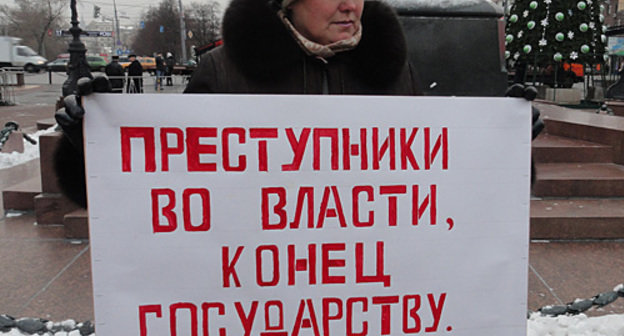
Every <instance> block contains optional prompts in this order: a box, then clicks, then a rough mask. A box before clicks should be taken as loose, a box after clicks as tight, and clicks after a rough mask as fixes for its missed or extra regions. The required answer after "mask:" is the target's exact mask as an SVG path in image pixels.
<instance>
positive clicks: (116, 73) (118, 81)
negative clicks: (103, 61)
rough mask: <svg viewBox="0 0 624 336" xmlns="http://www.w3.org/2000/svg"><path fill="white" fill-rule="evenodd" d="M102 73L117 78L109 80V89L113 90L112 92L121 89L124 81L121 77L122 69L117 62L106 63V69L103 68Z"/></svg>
mask: <svg viewBox="0 0 624 336" xmlns="http://www.w3.org/2000/svg"><path fill="white" fill-rule="evenodd" d="M104 72H105V73H106V76H109V77H117V78H111V79H110V84H111V87H112V88H113V91H118V90H115V89H122V88H123V82H124V80H123V78H121V77H123V76H124V69H123V67H122V66H121V64H119V62H117V61H113V62H110V63H108V64H107V65H106V68H104Z"/></svg>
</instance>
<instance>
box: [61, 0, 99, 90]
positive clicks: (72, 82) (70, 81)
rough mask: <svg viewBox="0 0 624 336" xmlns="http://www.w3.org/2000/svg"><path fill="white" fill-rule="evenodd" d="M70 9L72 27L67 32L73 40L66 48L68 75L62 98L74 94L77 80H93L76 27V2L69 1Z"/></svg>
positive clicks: (85, 51) (79, 32)
mask: <svg viewBox="0 0 624 336" xmlns="http://www.w3.org/2000/svg"><path fill="white" fill-rule="evenodd" d="M70 7H71V24H72V27H71V28H70V29H69V32H70V33H71V34H72V36H73V39H72V41H71V42H70V43H69V48H67V51H69V64H68V65H67V68H68V69H69V75H68V76H67V80H66V81H65V83H63V97H65V96H68V95H70V94H75V93H76V83H77V82H78V79H79V78H82V77H89V78H93V75H91V71H90V70H89V64H88V63H87V57H86V56H85V54H86V53H87V49H86V48H85V45H84V43H82V41H80V34H81V33H82V29H80V27H78V24H79V23H80V22H78V11H77V10H76V0H71V5H70Z"/></svg>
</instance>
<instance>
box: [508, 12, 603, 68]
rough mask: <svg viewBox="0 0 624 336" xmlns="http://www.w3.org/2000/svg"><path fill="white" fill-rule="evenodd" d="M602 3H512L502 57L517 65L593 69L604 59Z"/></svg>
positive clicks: (512, 65)
mask: <svg viewBox="0 0 624 336" xmlns="http://www.w3.org/2000/svg"><path fill="white" fill-rule="evenodd" d="M602 2H603V1H602V0H516V1H515V2H514V4H513V5H512V7H511V10H510V13H509V16H508V18H507V27H506V36H505V45H506V49H507V51H506V53H505V57H506V58H507V61H508V63H509V65H510V66H511V67H514V65H517V64H529V65H536V66H538V67H545V66H547V65H549V64H561V62H567V63H581V64H588V65H594V64H599V63H604V62H605V60H606V59H607V56H606V54H605V47H606V45H607V37H606V35H605V32H606V26H605V25H604V18H605V17H604V8H605V7H604V5H603V4H602Z"/></svg>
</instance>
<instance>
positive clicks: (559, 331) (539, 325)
mask: <svg viewBox="0 0 624 336" xmlns="http://www.w3.org/2000/svg"><path fill="white" fill-rule="evenodd" d="M527 329H528V330H527V336H620V335H624V315H604V316H597V317H587V315H585V314H579V315H575V316H566V315H561V316H557V317H545V316H540V314H539V313H535V314H533V315H531V318H530V319H529V321H528V323H527Z"/></svg>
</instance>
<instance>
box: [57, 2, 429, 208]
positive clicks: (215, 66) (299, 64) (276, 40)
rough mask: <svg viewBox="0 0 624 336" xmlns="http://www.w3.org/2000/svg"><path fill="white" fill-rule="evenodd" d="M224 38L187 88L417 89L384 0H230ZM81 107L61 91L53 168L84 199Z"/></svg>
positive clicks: (87, 85) (89, 86) (94, 87)
mask: <svg viewBox="0 0 624 336" xmlns="http://www.w3.org/2000/svg"><path fill="white" fill-rule="evenodd" d="M223 39H224V43H223V46H222V47H219V48H216V49H214V50H212V51H211V52H210V53H208V54H207V55H206V56H204V57H203V58H202V61H201V63H200V65H199V67H198V69H197V70H196V71H195V73H194V74H193V77H192V78H191V80H190V82H189V84H188V86H187V87H186V90H185V92H186V93H271V94H371V95H415V94H418V93H419V91H418V88H417V85H416V80H415V76H414V74H413V72H412V71H411V67H410V65H409V64H408V62H407V47H406V43H405V37H404V35H403V31H402V29H401V25H400V23H399V22H398V19H397V17H396V15H395V13H394V11H393V10H392V9H391V8H390V7H388V6H386V5H384V4H382V3H381V2H377V1H369V2H364V0H284V1H283V2H281V3H267V2H266V1H265V0H232V2H231V3H230V6H229V7H228V9H227V11H226V13H225V16H224V19H223ZM105 82H106V80H105V79H103V78H95V79H94V80H93V81H89V80H86V79H81V80H80V81H79V85H78V91H79V92H83V93H90V92H93V91H95V92H102V91H107V90H109V89H108V86H109V84H108V83H105ZM83 114H84V110H83V109H82V107H81V106H80V104H79V103H78V101H77V100H76V98H75V97H66V98H65V108H63V109H60V110H59V111H57V113H56V120H57V121H58V123H59V124H60V125H61V126H62V127H63V130H64V131H65V135H66V137H65V140H64V142H63V143H61V145H60V146H59V147H60V148H59V151H57V156H56V164H57V165H56V167H57V168H56V170H57V172H58V175H59V183H60V185H61V186H63V188H64V190H65V193H66V194H67V195H68V196H69V197H70V198H71V199H72V200H74V201H76V202H77V203H78V204H80V205H82V206H86V195H85V186H84V171H83V169H82V166H83V164H82V161H81V159H82V155H81V152H82V134H81V130H82V128H81V127H79V126H80V120H81V118H82V115H83ZM71 144H73V145H74V146H72V145H71ZM77 153H80V154H77Z"/></svg>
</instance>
